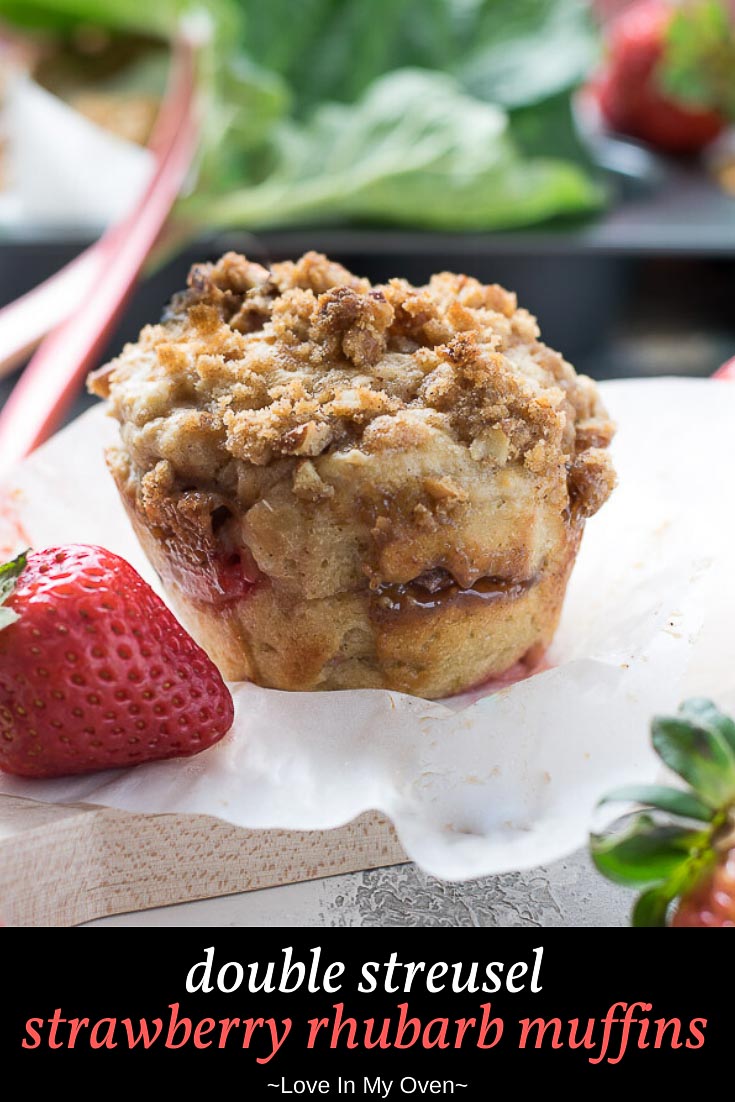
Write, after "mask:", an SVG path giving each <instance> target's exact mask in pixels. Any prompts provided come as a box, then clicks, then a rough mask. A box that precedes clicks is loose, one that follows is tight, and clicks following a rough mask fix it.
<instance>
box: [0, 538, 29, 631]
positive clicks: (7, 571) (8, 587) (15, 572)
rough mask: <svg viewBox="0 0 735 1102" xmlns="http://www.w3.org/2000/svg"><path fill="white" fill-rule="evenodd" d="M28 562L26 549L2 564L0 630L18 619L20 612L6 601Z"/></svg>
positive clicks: (0, 568) (0, 567)
mask: <svg viewBox="0 0 735 1102" xmlns="http://www.w3.org/2000/svg"><path fill="white" fill-rule="evenodd" d="M27 562H28V551H27V550H26V551H21V553H20V555H16V556H15V558H14V559H11V560H10V562H6V563H3V564H2V566H0V631H2V629H3V628H6V627H8V625H9V624H13V623H15V621H16V620H17V619H18V613H17V612H14V611H13V609H12V608H8V607H7V605H6V604H5V602H6V601H7V599H8V597H9V596H10V595H11V593H12V592H13V590H14V589H15V583H16V582H17V580H18V578H19V577H20V576H21V574H22V573H23V571H24V570H25V568H26V563H27Z"/></svg>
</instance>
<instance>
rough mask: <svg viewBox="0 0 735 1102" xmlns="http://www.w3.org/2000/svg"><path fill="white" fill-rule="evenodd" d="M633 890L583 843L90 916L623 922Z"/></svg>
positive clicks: (397, 922)
mask: <svg viewBox="0 0 735 1102" xmlns="http://www.w3.org/2000/svg"><path fill="white" fill-rule="evenodd" d="M632 898H633V897H632V893H631V892H629V891H626V890H625V889H623V888H618V887H616V886H615V885H613V884H610V883H608V882H607V881H606V880H603V878H602V877H601V876H600V875H599V874H598V873H597V872H595V870H594V869H593V868H592V866H591V865H590V862H589V858H588V857H587V855H586V853H584V852H581V851H580V852H579V853H576V854H573V855H572V856H570V857H568V858H565V859H564V860H561V861H555V862H554V863H553V864H552V865H547V866H542V867H539V868H537V869H532V870H531V871H529V872H511V873H504V874H503V875H502V876H493V877H487V878H486V879H483V880H475V881H472V882H470V883H466V884H449V883H446V882H444V881H441V880H436V879H435V878H434V877H431V876H427V875H426V874H425V873H423V872H421V871H420V870H419V869H417V868H416V866H415V865H397V866H394V867H392V868H386V869H373V870H371V871H370V872H361V873H351V874H350V875H347V876H334V877H331V878H329V879H327V880H311V881H307V882H305V883H303V884H289V885H286V886H285V887H281V888H266V889H264V890H262V891H257V892H244V893H242V894H241V895H230V896H223V897H221V898H219V899H208V900H201V901H199V902H196V903H185V904H180V905H178V906H174V907H158V908H156V909H155V910H151V911H139V912H137V913H135V914H129V915H115V916H113V917H111V918H104V919H98V920H96V921H95V922H89V923H87V924H86V925H88V926H204V927H207V926H232V927H237V926H275V927H278V926H282V927H290V926H311V927H325V926H370V927H375V926H381V927H401V926H409V927H411V926H430V927H435V928H436V927H447V926H531V927H534V926H537V927H581V926H626V925H628V915H629V912H630V906H631V902H632Z"/></svg>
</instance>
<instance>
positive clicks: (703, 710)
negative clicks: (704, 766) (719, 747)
mask: <svg viewBox="0 0 735 1102" xmlns="http://www.w3.org/2000/svg"><path fill="white" fill-rule="evenodd" d="M679 712H680V714H681V715H682V716H683V717H684V718H685V719H687V720H689V722H690V723H695V724H696V725H697V726H698V727H703V728H704V730H705V731H712V732H713V733H715V734H718V735H719V736H720V737H721V738H722V739H723V740H724V741H725V742H726V743H727V744H728V746H729V747H730V749H731V750H732V752H733V754H734V755H735V721H734V720H733V719H732V718H731V717H730V716H726V715H725V713H724V712H721V711H720V710H719V708H718V707H717V705H716V704H715V703H714V702H713V701H711V700H705V699H704V698H701V697H695V698H693V699H691V700H685V701H684V703H683V704H682V706H681V707H680V708H679Z"/></svg>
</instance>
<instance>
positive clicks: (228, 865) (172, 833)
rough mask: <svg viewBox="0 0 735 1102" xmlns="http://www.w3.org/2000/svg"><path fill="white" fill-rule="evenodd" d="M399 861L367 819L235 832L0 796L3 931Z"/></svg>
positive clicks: (218, 825)
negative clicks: (335, 824)
mask: <svg viewBox="0 0 735 1102" xmlns="http://www.w3.org/2000/svg"><path fill="white" fill-rule="evenodd" d="M406 860H407V858H406V856H405V854H404V853H403V850H402V849H401V847H400V845H399V843H398V839H397V838H396V835H395V832H394V830H393V827H392V826H391V824H390V823H389V822H388V820H386V819H384V818H383V817H382V816H380V815H377V814H375V813H370V814H365V815H361V816H360V818H358V819H355V820H354V821H353V822H352V823H348V824H347V825H346V826H342V827H338V828H337V829H335V830H326V831H316V830H314V831H304V832H301V831H290V830H242V829H241V828H239V827H233V826H230V825H229V824H228V823H224V822H221V821H220V820H219V819H215V818H212V817H210V816H207V815H134V814H131V813H130V812H127V811H116V810H114V809H112V808H106V807H92V806H89V805H84V804H77V805H71V806H70V805H62V804H45V803H39V802H37V801H35V800H25V799H18V798H16V797H14V796H2V797H0V921H1V922H2V923H3V924H4V925H6V926H73V925H75V924H76V923H79V922H86V921H88V920H89V919H92V918H100V917H102V916H103V915H110V914H119V913H121V912H123V911H137V910H144V909H145V908H147V907H160V906H165V905H166V904H169V903H183V902H187V901H189V900H192V899H206V898H210V897H212V896H217V895H229V894H232V893H234V892H243V891H252V890H254V889H257V888H266V887H273V886H275V885H277V884H291V883H294V882H296V881H299V880H313V879H316V878H318V877H322V876H334V875H336V874H337V873H344V872H354V871H355V870H357V869H371V868H376V867H378V866H381V865H394V864H399V863H401V862H405V861H406Z"/></svg>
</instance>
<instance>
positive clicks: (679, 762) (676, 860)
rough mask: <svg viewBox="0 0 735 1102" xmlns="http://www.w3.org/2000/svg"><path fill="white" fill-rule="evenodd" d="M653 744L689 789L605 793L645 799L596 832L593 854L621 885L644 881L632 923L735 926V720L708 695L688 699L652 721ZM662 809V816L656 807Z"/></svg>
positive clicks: (648, 788) (645, 787) (617, 797)
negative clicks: (672, 713) (635, 811)
mask: <svg viewBox="0 0 735 1102" xmlns="http://www.w3.org/2000/svg"><path fill="white" fill-rule="evenodd" d="M652 738H653V745H654V747H655V749H656V751H657V753H658V754H659V756H660V757H661V758H662V759H663V761H664V762H665V764H666V765H668V767H669V768H670V769H672V770H673V771H674V772H675V773H678V774H679V776H680V777H682V778H683V779H684V780H685V781H686V782H687V784H688V785H689V787H688V788H686V789H680V788H667V787H664V786H659V785H633V786H630V787H627V788H620V789H617V790H616V791H615V792H611V793H610V795H609V796H607V797H606V798H605V800H604V801H603V803H607V802H609V801H611V800H625V801H635V802H636V803H640V804H645V805H646V806H647V809H648V810H646V811H645V812H642V813H639V814H637V815H635V816H633V817H632V818H631V817H628V819H627V821H624V822H623V824H619V825H617V826H616V827H614V828H613V829H612V831H610V832H608V833H606V834H603V835H593V836H592V839H591V851H592V859H593V860H594V862H595V864H596V865H597V867H598V869H599V870H600V871H601V872H602V873H604V875H605V876H607V877H608V878H609V879H611V880H615V881H616V882H617V883H619V884H629V885H631V886H636V887H639V888H643V889H644V891H643V894H642V895H641V896H639V898H638V900H637V902H636V904H635V907H634V909H633V925H634V926H664V925H666V920H667V916H668V914H669V911H670V909H671V906H672V904H673V903H674V901H675V900H678V905H677V907H676V909H675V911H674V914H673V918H672V921H671V925H672V926H709V927H715V926H720V927H721V926H725V927H728V926H729V927H735V722H733V720H732V719H730V717H729V716H726V715H723V714H722V712H720V711H718V709H717V708H716V707H715V705H714V704H713V703H712V701H710V700H688V701H686V703H684V704H682V706H681V708H680V709H679V713H678V714H677V715H676V716H659V717H658V718H656V719H654V721H653V724H652ZM660 812H663V813H664V815H661V814H659V813H660Z"/></svg>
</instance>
